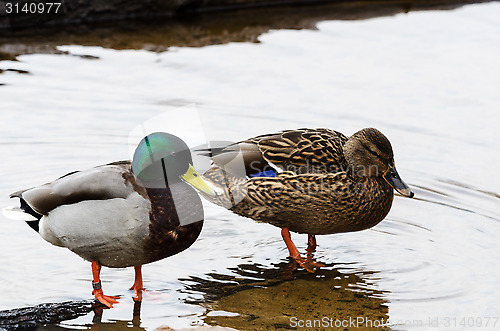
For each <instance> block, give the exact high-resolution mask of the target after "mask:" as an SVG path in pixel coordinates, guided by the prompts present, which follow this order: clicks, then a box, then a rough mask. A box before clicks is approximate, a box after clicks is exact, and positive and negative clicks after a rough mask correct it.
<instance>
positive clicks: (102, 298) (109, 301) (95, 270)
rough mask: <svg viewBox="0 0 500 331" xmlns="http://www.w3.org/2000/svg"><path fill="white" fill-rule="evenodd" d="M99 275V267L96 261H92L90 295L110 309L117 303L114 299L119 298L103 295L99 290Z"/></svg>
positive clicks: (100, 289)
mask: <svg viewBox="0 0 500 331" xmlns="http://www.w3.org/2000/svg"><path fill="white" fill-rule="evenodd" d="M100 274H101V265H100V264H99V262H97V261H92V279H93V281H92V287H93V288H94V290H93V291H92V294H93V295H94V296H95V298H96V300H97V301H99V302H100V303H102V304H103V305H105V306H106V307H108V308H112V307H113V304H115V303H117V302H118V301H116V299H119V297H113V296H109V295H104V294H103V293H102V288H101V279H100V278H99V275H100Z"/></svg>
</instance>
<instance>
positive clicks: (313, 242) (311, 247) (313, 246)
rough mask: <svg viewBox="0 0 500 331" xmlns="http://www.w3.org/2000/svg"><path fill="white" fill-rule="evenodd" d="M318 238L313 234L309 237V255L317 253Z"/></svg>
mask: <svg viewBox="0 0 500 331" xmlns="http://www.w3.org/2000/svg"><path fill="white" fill-rule="evenodd" d="M317 246H318V245H317V244H316V236H315V235H313V234H309V235H307V253H309V254H312V253H314V252H315V251H316V247H317Z"/></svg>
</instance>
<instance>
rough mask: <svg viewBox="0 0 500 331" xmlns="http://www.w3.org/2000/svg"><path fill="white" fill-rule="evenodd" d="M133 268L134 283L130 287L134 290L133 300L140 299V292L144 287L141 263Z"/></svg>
mask: <svg viewBox="0 0 500 331" xmlns="http://www.w3.org/2000/svg"><path fill="white" fill-rule="evenodd" d="M134 269H135V280H134V285H132V287H131V288H130V290H135V294H134V301H142V292H143V291H144V287H143V285H142V265H136V266H135V267H134Z"/></svg>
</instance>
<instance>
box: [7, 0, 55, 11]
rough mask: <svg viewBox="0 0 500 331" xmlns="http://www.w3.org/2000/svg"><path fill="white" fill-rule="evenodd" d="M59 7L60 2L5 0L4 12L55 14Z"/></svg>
mask: <svg viewBox="0 0 500 331" xmlns="http://www.w3.org/2000/svg"><path fill="white" fill-rule="evenodd" d="M60 7H61V2H36V3H35V2H31V3H21V4H20V3H16V2H6V3H5V12H6V13H7V14H57V13H59V9H60Z"/></svg>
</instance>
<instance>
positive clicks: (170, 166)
mask: <svg viewBox="0 0 500 331" xmlns="http://www.w3.org/2000/svg"><path fill="white" fill-rule="evenodd" d="M184 181H186V182H188V183H190V184H191V185H193V186H194V187H196V188H197V189H200V190H204V191H205V193H206V194H207V195H211V194H214V193H213V191H211V189H210V188H209V187H208V186H207V184H206V183H204V182H203V180H201V178H200V176H199V175H198V174H197V172H196V170H195V169H194V167H193V166H192V160H191V153H190V151H189V149H188V147H187V146H186V144H185V143H184V141H182V140H181V139H180V138H178V137H176V136H173V135H171V134H167V133H153V134H150V135H148V136H146V137H145V138H144V139H142V141H141V142H140V143H139V145H138V147H137V149H136V151H135V154H134V159H133V161H132V163H131V162H130V161H121V162H115V163H110V164H106V165H102V166H98V167H95V168H92V169H88V170H84V171H75V172H71V173H69V174H67V175H65V176H63V177H61V178H59V179H56V180H55V181H53V182H51V183H47V184H45V185H42V186H38V187H34V188H31V189H27V190H24V191H19V192H16V193H13V194H12V195H11V197H17V198H19V199H20V200H21V201H20V202H21V207H20V210H19V211H22V212H24V213H25V215H24V217H25V218H24V219H25V220H26V219H28V220H27V223H28V224H29V225H30V226H31V227H32V228H33V229H34V230H36V231H37V232H38V233H39V234H40V235H41V237H42V238H43V239H45V240H46V241H48V242H50V243H51V244H53V245H56V246H61V247H66V248H68V249H70V250H71V251H72V252H74V253H76V254H78V255H79V256H81V257H82V258H84V259H85V260H88V261H91V262H92V274H93V282H92V286H93V289H94V290H93V292H92V293H93V294H94V296H95V298H96V299H97V300H98V301H100V302H101V303H103V304H104V305H106V306H108V307H112V306H113V304H114V303H116V302H117V301H116V299H118V297H114V296H106V295H104V294H103V291H102V288H101V282H100V279H99V274H100V270H101V266H103V265H104V266H107V267H111V268H124V267H130V266H134V268H135V282H134V285H133V286H132V287H131V288H130V289H131V290H132V289H134V290H135V295H134V299H135V300H137V301H140V300H141V299H142V291H143V287H142V286H143V285H142V273H141V266H142V265H143V264H146V263H150V262H154V261H158V260H161V259H163V258H166V257H168V256H171V255H174V254H177V253H179V252H181V251H183V250H185V249H186V248H188V247H189V246H191V245H192V244H193V243H194V241H195V240H196V238H197V237H198V235H199V234H200V231H201V229H202V226H203V207H202V204H201V200H200V198H199V196H198V194H197V193H196V191H195V190H194V189H193V188H192V187H191V186H190V185H188V184H186V183H185V182H184Z"/></svg>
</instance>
